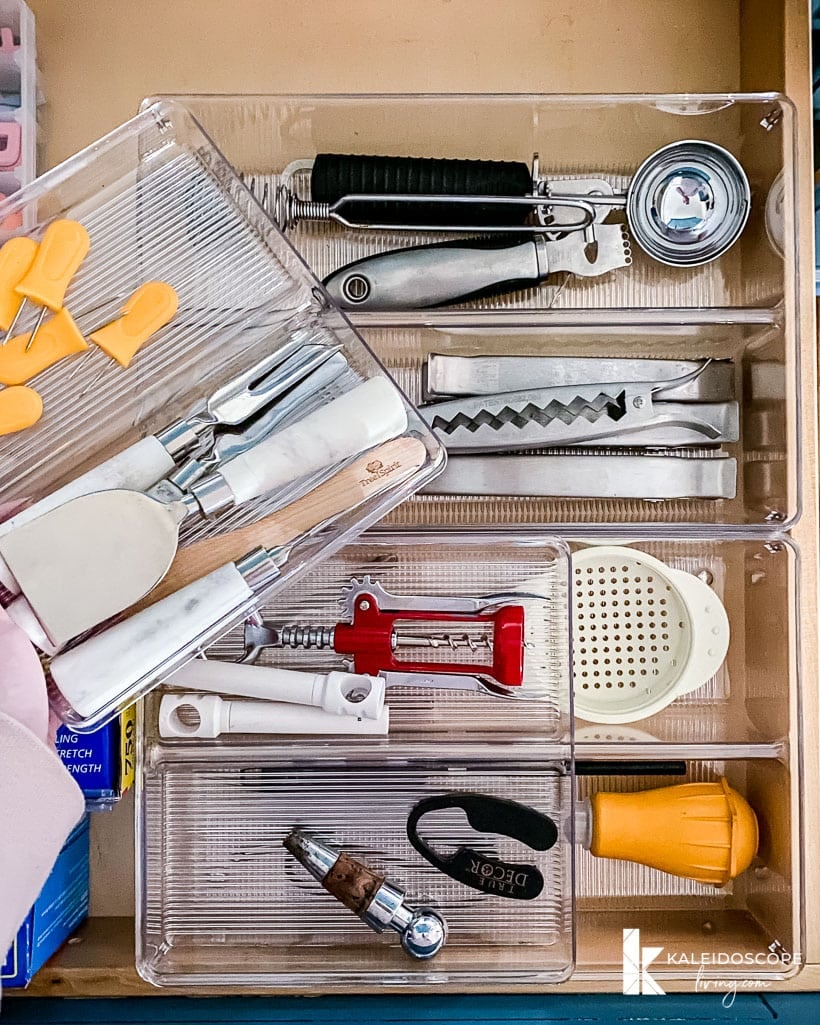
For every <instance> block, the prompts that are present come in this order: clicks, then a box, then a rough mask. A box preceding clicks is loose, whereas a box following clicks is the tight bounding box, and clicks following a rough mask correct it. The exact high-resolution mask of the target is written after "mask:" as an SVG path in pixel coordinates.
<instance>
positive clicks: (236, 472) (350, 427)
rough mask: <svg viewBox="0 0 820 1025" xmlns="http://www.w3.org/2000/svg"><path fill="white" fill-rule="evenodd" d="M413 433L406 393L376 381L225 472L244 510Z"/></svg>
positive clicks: (262, 445) (263, 444) (255, 449)
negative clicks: (245, 505)
mask: <svg viewBox="0 0 820 1025" xmlns="http://www.w3.org/2000/svg"><path fill="white" fill-rule="evenodd" d="M406 430H407V410H406V409H405V406H404V402H403V400H402V397H401V395H400V393H399V392H398V391H397V390H396V388H395V386H394V385H393V384H392V383H391V382H390V381H388V380H387V378H385V377H373V378H371V379H370V380H369V381H365V382H364V384H360V385H359V386H358V387H356V388H353V389H351V391H349V392H345V394H344V395H341V396H340V397H339V398H338V399H334V400H333V401H332V402H328V403H327V405H325V406H322V407H321V408H320V409H317V410H315V411H314V412H313V413H309V414H308V415H307V416H306V417H304V418H303V419H302V420H299V421H298V422H297V423H294V424H291V425H290V426H289V427H286V428H285V429H284V430H281V431H278V432H277V433H276V434H273V435H271V436H270V437H269V438H267V439H265V441H261V442H260V443H259V444H258V445H255V446H254V447H253V448H252V449H250V450H249V451H248V452H244V453H243V454H242V455H239V456H236V458H234V459H231V460H229V461H228V462H227V463H225V465H224V466H222V467H220V474H221V476H222V477H223V479H224V480H225V482H226V483H227V484H228V486H229V487H230V489H231V491H232V492H233V495H234V498H235V499H236V502H237V504H238V505H241V504H242V503H244V502H249V501H250V500H251V499H253V498H258V497H259V496H260V495H265V494H267V493H268V492H270V491H273V490H275V489H276V488H278V487H281V486H282V485H284V484H289V483H290V482H291V481H294V480H298V479H299V478H300V477H306V476H308V475H309V474H311V473H316V472H317V471H318V470H323V469H325V468H327V467H329V466H333V465H335V464H336V463H340V462H342V460H344V459H348V458H350V456H355V455H358V454H359V453H360V452H365V451H367V449H369V448H372V447H373V446H374V445H380V444H381V443H382V442H383V441H389V440H390V439H391V438H396V437H398V435H400V434H403V433H404V432H405V431H406Z"/></svg>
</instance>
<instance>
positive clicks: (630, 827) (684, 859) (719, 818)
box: [575, 779, 758, 886]
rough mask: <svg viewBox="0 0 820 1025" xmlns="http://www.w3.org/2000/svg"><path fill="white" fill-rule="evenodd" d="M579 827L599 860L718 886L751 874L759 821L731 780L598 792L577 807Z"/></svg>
mask: <svg viewBox="0 0 820 1025" xmlns="http://www.w3.org/2000/svg"><path fill="white" fill-rule="evenodd" d="M575 827H576V836H577V837H578V840H579V842H580V843H581V844H583V846H584V847H587V848H588V849H589V851H590V852H591V853H592V854H593V855H594V856H595V857H596V858H618V859H620V860H624V861H637V862H639V863H640V864H642V865H649V866H650V867H651V868H656V869H659V870H660V871H662V872H669V873H670V874H671V875H674V876H683V877H685V878H688V879H694V880H696V881H697V882H699V883H711V884H713V885H714V886H725V885H726V883H728V882H729V880H730V879H734V878H735V877H736V876H738V875H740V873H741V872H745V870H746V869H747V868H748V867H749V865H750V864H751V862H752V859H753V858H754V856H755V854H756V853H757V846H758V824H757V816H756V815H755V813H754V811H753V809H752V808H751V806H750V805H749V803H748V802H747V801H746V799H745V798H744V797H742V796H741V795H740V794H739V793H738V792H737V791H736V790H733V789H732V787H730V786H729V784H728V783H727V782H726V780H725V779H721V780H720V782H718V783H679V784H676V785H675V786H669V787H658V788H657V789H655V790H643V791H640V792H638V793H634V794H614V793H596V794H593V795H592V796H591V797H590V798H589V799H588V800H586V801H582V802H581V803H580V804H579V805H578V806H577V808H576V813H575Z"/></svg>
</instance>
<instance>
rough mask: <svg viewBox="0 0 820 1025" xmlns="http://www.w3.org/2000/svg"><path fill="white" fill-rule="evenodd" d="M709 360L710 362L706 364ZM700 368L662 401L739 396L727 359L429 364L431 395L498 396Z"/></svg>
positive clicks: (466, 359) (671, 376) (655, 380)
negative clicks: (692, 376)
mask: <svg viewBox="0 0 820 1025" xmlns="http://www.w3.org/2000/svg"><path fill="white" fill-rule="evenodd" d="M704 364H706V365H705V366H704ZM701 367H703V370H702V372H701V373H699V374H698V375H697V377H694V378H693V379H691V380H687V381H685V382H683V383H681V384H679V385H677V386H676V387H670V388H668V389H666V390H664V392H663V401H665V402H666V401H669V402H672V401H675V402H727V401H730V400H731V399H733V398H734V397H735V389H734V363H733V362H732V361H731V360H728V359H720V360H718V359H711V360H670V359H619V358H609V357H587V356H580V357H576V356H569V357H564V356H449V355H445V354H442V353H431V354H430V355H429V356H428V357H427V363H426V365H425V380H424V395H425V398H426V399H436V398H445V397H449V396H455V395H493V394H495V393H497V392H508V391H523V390H524V389H527V388H563V387H567V386H570V385H589V384H591V383H593V382H594V383H597V384H615V383H623V384H637V383H647V384H660V383H662V382H664V381H674V380H675V379H678V378H683V377H688V376H689V375H691V374H694V373H696V372H697V371H698V370H699V369H700V368H701Z"/></svg>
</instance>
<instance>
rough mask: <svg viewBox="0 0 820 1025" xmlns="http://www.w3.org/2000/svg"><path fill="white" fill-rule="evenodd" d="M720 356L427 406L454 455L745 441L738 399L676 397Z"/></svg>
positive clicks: (430, 419)
mask: <svg viewBox="0 0 820 1025" xmlns="http://www.w3.org/2000/svg"><path fill="white" fill-rule="evenodd" d="M713 365H714V361H713V360H704V361H703V362H702V363H701V364H700V365H698V366H696V368H695V369H694V370H692V371H690V372H689V373H687V374H684V375H683V376H681V377H676V378H673V379H670V380H668V381H655V382H642V381H631V382H616V383H606V384H601V383H597V382H593V383H590V384H582V383H577V384H572V385H564V386H559V387H545V388H535V389H526V390H522V391H510V392H500V393H497V394H493V395H480V396H472V397H469V396H468V397H463V398H458V399H452V400H450V401H446V402H436V403H433V404H431V405H428V406H424V407H422V409H421V413H422V415H423V416H424V418H425V420H426V422H427V423H428V424H429V425H430V427H431V428H432V429H433V430H434V431H435V433H436V434H437V435H438V437H439V438H440V440H441V441H442V443H443V444H444V445H445V447H446V448H447V450H448V452H450V453H451V454H457V453H471V452H494V451H510V450H515V449H533V448H554V447H565V446H575V445H598V444H606V445H607V446H630V447H636V446H638V447H653V448H656V447H657V448H660V447H664V448H673V447H677V446H682V445H705V444H707V445H710V444H714V445H718V444H720V443H722V442H732V441H737V440H738V431H739V427H738V421H739V412H738V404H737V402H735V401H733V400H731V399H729V397H728V390H727V398H726V400H725V401H721V402H717V401H708V402H691V401H689V402H676V401H668V399H669V398H670V397H674V396H675V395H676V394H680V389H681V387H682V386H683V385H690V384H692V383H693V382H695V381H697V380H699V379H700V378H702V377H704V376H706V378H707V380H706V381H705V382H704V389H705V393H707V394H709V395H710V398H712V399H714V387H713V383H714V382H712V383H710V382H709V380H708V376H709V370H710V367H712V366H713ZM721 372H722V370H721Z"/></svg>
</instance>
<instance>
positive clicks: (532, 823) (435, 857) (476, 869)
mask: <svg viewBox="0 0 820 1025" xmlns="http://www.w3.org/2000/svg"><path fill="white" fill-rule="evenodd" d="M451 808H457V809H459V810H460V811H463V812H464V814H465V815H466V817H467V822H468V823H469V825H470V828H471V829H474V830H476V831H477V832H484V833H493V834H499V835H501V836H506V837H509V838H510V839H512V840H517V841H518V842H519V843H522V844H525V845H526V846H527V847H530V848H531V849H532V850H535V851H548V850H549V849H550V848H551V847H553V846H554V845H555V844H556V843H557V841H558V828H557V826H556V825H555V823H554V822H553V820H552V819H551V818H550V817H549V816H548V815H542V814H541V812H538V811H536V810H535V809H534V808H528V807H527V806H526V805H524V804H519V803H518V802H517V801H507V800H504V799H503V798H500V797H490V796H488V795H487V794H471V793H462V792H459V791H452V792H450V793H447V794H436V795H435V796H434V797H425V798H423V799H422V800H421V801H419V802H418V803H417V804H416V805H414V807H413V808H412V810H411V812H410V815H409V816H408V818H407V839H408V840H409V841H410V844H411V846H412V847H413V849H414V850H415V851H417V852H418V853H419V854H420V855H421V856H422V858H424V860H425V861H429V862H430V864H431V865H432V866H433V867H434V868H437V869H438V870H439V872H443V873H444V874H445V875H448V876H450V878H451V879H455V880H457V881H458V882H460V883H464V885H465V886H470V887H472V888H473V889H474V890H481V892H482V893H489V894H493V895H495V896H499V897H510V898H512V899H514V900H534V899H535V898H536V897H537V896H538V895H539V894H540V893H541V891H542V890H543V889H544V877H543V875H542V874H541V872H540V871H539V869H538V867H537V866H536V865H529V864H526V863H521V862H506V861H502V860H501V859H500V858H496V857H490V856H488V855H486V854H484V853H482V852H481V851H478V850H475V849H474V848H472V847H468V846H466V845H465V844H461V845H460V846H459V847H458V848H457V850H456V851H455V853H453V854H450V855H446V856H445V855H442V854H439V853H438V852H437V851H436V850H435V849H434V848H433V847H432V846H431V845H430V844H429V843H427V842H426V841H425V840H423V839H422V837H421V836H420V835H419V828H418V827H419V822H420V820H421V819H422V818H423V817H424V816H425V815H427V814H428V813H429V812H434V811H441V810H443V809H451Z"/></svg>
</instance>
